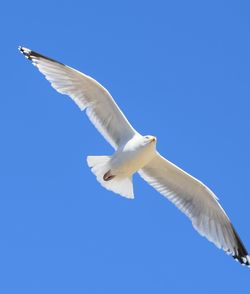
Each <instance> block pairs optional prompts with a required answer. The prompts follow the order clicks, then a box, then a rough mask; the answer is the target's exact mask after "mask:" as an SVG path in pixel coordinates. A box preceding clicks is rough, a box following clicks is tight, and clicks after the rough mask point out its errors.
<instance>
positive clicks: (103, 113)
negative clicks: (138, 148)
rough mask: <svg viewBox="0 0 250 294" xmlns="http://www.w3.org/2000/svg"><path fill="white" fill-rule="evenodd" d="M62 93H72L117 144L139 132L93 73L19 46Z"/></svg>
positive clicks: (76, 100) (90, 116) (105, 136)
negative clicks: (79, 69) (80, 70)
mask: <svg viewBox="0 0 250 294" xmlns="http://www.w3.org/2000/svg"><path fill="white" fill-rule="evenodd" d="M19 50H20V52H21V53H23V54H24V55H25V56H26V57H27V58H28V59H30V60H31V61H32V63H33V64H34V65H35V66H36V67H37V68H38V70H39V71H40V72H41V73H42V74H43V75H44V76H45V77H46V79H47V80H48V81H49V82H50V83H51V85H52V87H53V88H55V89H56V90H57V91H58V92H59V93H61V94H66V95H68V96H70V97H71V98H72V99H73V100H74V101H75V103H76V104H77V105H78V106H79V107H80V109H81V110H84V109H86V113H87V115H88V117H89V119H90V120H91V122H92V123H93V124H94V125H95V127H96V128H97V129H98V130H99V132H100V133H101V134H102V135H103V136H104V138H105V139H106V140H107V141H108V142H109V143H110V144H111V145H112V146H113V147H114V148H115V149H117V148H118V147H119V146H121V145H123V144H124V143H126V142H127V141H128V140H130V139H131V138H132V137H133V136H134V135H136V134H138V133H137V132H136V131H135V130H134V128H133V127H132V126H131V125H130V123H129V122H128V120H127V119H126V117H125V116H124V114H123V113H122V112H121V110H120V109H119V107H118V106H117V104H116V103H115V101H114V100H113V98H112V96H111V95H110V94H109V92H108V91H107V90H106V89H105V88H104V87H103V86H102V85H100V84H99V83H98V82H97V81H95V80H94V79H92V78H91V77H89V76H87V75H85V74H83V73H81V72H79V71H77V70H75V69H73V68H71V67H69V66H67V65H64V64H62V63H60V62H57V61H55V60H53V59H51V58H48V57H45V56H43V55H41V54H39V53H36V52H34V51H32V50H30V49H27V48H24V47H19Z"/></svg>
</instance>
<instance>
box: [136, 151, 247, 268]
mask: <svg viewBox="0 0 250 294" xmlns="http://www.w3.org/2000/svg"><path fill="white" fill-rule="evenodd" d="M139 174H140V175H141V177H142V178H143V179H144V180H146V181H147V182H148V183H149V184H150V185H151V186H153V187H154V188H155V189H156V190H157V191H158V192H160V193H161V194H163V195H164V196H166V197H167V198H168V199H169V200H170V201H171V202H173V203H174V204H175V205H176V206H177V207H178V208H179V209H180V210H181V211H182V212H183V213H185V214H186V215H187V216H188V217H189V218H190V219H191V221H192V224H193V226H194V228H195V229H196V230H197V231H198V232H199V233H200V234H201V235H202V236H205V237H206V238H207V239H208V240H209V241H211V242H213V243H214V244H215V245H216V246H217V247H219V248H222V249H224V250H225V251H226V252H227V253H229V254H231V255H232V256H233V257H234V258H235V259H237V260H238V261H239V262H240V263H242V264H245V265H248V266H249V265H250V257H249V255H248V253H247V251H246V249H245V247H244V245H243V243H242V242H241V240H240V238H239V236H238V234H237V233H236V231H235V229H234V228H233V226H232V224H231V222H230V220H229V218H228V216H227V215H226V213H225V211H224V210H223V208H222V207H221V206H220V204H219V202H218V201H217V198H216V196H215V195H214V193H213V192H212V191H211V190H210V189H209V188H208V187H207V186H205V185H204V184H203V183H201V182H200V181H198V180H197V179H195V178H194V177H192V176H190V175H189V174H188V173H186V172H184V171H183V170H181V169H180V168H178V167H177V166H176V165H174V164H172V163H171V162H169V161H168V160H166V159H165V158H164V157H162V156H161V155H160V154H157V156H156V157H155V158H154V159H153V160H152V161H150V162H149V163H148V164H147V165H146V166H145V167H144V168H142V169H141V170H139Z"/></svg>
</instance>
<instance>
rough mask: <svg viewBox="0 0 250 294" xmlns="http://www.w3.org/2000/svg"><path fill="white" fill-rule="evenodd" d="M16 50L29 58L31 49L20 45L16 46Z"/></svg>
mask: <svg viewBox="0 0 250 294" xmlns="http://www.w3.org/2000/svg"><path fill="white" fill-rule="evenodd" d="M18 50H19V51H20V52H21V53H22V54H23V55H24V56H25V57H26V58H28V59H30V54H31V52H32V51H31V50H30V49H28V48H25V47H22V46H18Z"/></svg>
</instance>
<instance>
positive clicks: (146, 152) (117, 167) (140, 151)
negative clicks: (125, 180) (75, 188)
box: [111, 146, 156, 176]
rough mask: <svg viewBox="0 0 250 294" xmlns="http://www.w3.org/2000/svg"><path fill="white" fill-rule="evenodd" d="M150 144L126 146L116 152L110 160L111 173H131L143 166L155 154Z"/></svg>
mask: <svg viewBox="0 0 250 294" xmlns="http://www.w3.org/2000/svg"><path fill="white" fill-rule="evenodd" d="M150 147H151V146H147V147H144V146H143V147H141V148H131V149H130V148H127V149H124V150H122V151H121V152H117V153H116V154H115V155H114V156H113V158H112V160H111V169H112V173H113V174H116V175H127V176H128V175H131V174H133V173H135V172H137V171H138V170H139V169H141V168H142V167H144V166H145V165H146V164H147V163H149V161H151V160H152V159H153V157H154V156H155V155H156V152H155V148H150Z"/></svg>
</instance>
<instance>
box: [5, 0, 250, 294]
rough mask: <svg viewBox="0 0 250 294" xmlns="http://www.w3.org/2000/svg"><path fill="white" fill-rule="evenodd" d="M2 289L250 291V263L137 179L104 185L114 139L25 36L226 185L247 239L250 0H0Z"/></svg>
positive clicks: (185, 161)
mask: <svg viewBox="0 0 250 294" xmlns="http://www.w3.org/2000/svg"><path fill="white" fill-rule="evenodd" d="M0 6H1V7H0V8H1V10H0V11H1V12H0V14H1V17H0V26H1V45H2V46H1V53H2V54H1V81H2V82H1V99H0V133H1V144H0V151H1V152H0V162H1V164H0V179H1V185H0V290H1V291H0V292H1V293H4V294H9V293H11V294H12V293H13V294H22V293H25V294H31V293H32V294H40V293H41V294H43V293H46V294H50V293H51V294H52V293H53V294H57V293H58V294H59V293H60V294H64V293H65V294H66V293H67V294H68V293H73V294H78V293H86V294H103V293H105V294H117V293H119V294H123V293H124V294H125V293H126V294H127V293H131V294H133V293H144V294H148V293H157V294H161V293H193V294H196V293H204V294H205V293H240V292H242V293H246V292H247V291H249V279H250V269H248V268H246V267H243V266H240V265H239V264H237V263H236V262H235V261H234V260H233V259H232V258H230V257H228V256H226V254H224V253H223V252H222V251H221V250H218V249H217V248H216V247H215V246H214V245H213V244H211V243H209V242H208V241H207V240H205V239H204V238H202V237H200V236H199V235H198V234H197V233H196V231H194V230H193V228H192V226H191V223H190V221H189V220H188V219H187V218H186V217H185V216H184V215H183V214H182V213H180V212H179V211H178V210H177V209H176V208H175V207H174V206H173V205H172V204H171V203H170V202H169V201H168V200H167V199H165V198H164V197H162V196H161V195H160V194H159V193H157V192H156V191H154V190H153V189H152V188H151V187H150V186H148V185H147V184H146V183H145V182H144V181H143V180H142V179H141V178H139V176H137V175H136V176H135V177H134V190H135V200H133V201H131V200H127V199H124V198H122V197H119V196H118V195H115V194H113V193H111V192H109V191H107V190H105V189H103V188H102V187H101V186H100V185H99V184H98V183H97V181H96V180H95V178H94V176H93V175H92V173H91V172H90V170H89V168H88V167H87V164H86V160H85V159H86V156H87V155H106V154H111V153H112V148H111V147H110V146H109V145H108V143H106V142H105V140H104V139H103V138H102V137H101V135H99V133H98V132H97V131H96V130H95V128H94V127H93V126H92V125H91V123H90V122H89V121H88V119H87V117H86V116H85V114H84V113H81V111H80V110H79V109H78V108H77V106H76V105H75V104H74V103H73V102H72V101H71V100H70V99H69V98H68V97H66V96H62V95H60V94H58V93H57V92H55V91H54V90H53V89H52V88H51V87H50V85H49V83H48V82H47V81H46V80H45V79H44V78H43V76H42V75H41V74H40V73H39V72H38V71H37V70H36V69H35V68H34V67H33V66H32V65H31V64H30V63H29V62H28V61H27V60H25V59H24V58H23V56H21V54H20V53H19V52H18V50H17V46H18V45H22V46H26V47H29V48H31V49H33V50H37V51H38V52H40V53H42V54H45V55H47V56H50V57H52V58H55V59H57V60H60V61H61V62H64V63H66V64H68V65H70V66H73V67H75V68H77V69H79V70H81V71H83V72H84V73H87V74H89V75H91V76H92V77H94V78H95V79H97V80H98V81H99V82H101V83H102V84H103V85H104V86H105V87H106V88H107V89H108V90H109V91H110V92H111V94H112V95H113V97H114V98H115V99H116V101H117V103H118V104H119V106H120V107H121V109H122V110H123V111H124V113H125V114H126V116H127V117H128V119H129V120H130V121H131V123H132V124H133V126H134V127H135V128H136V129H137V130H138V131H139V132H141V133H142V134H145V135H146V134H152V135H156V136H157V137H158V148H159V150H160V152H161V153H162V154H163V155H164V156H166V157H167V158H168V159H169V160H171V161H173V162H174V163H175V164H177V165H179V166H180V167H182V168H183V169H185V170H186V171H188V172H189V173H191V174H192V175H194V176H196V177H198V178H199V179H200V180H202V181H203V182H205V183H206V184H207V185H208V186H209V187H210V188H211V189H213V191H214V192H215V193H216V194H217V195H218V197H219V198H220V200H221V204H222V205H223V207H224V208H225V210H226V211H227V213H228V215H229V217H230V218H231V220H232V222H233V224H234V225H235V227H236V229H237V231H238V233H239V235H240V236H241V238H242V240H243V242H244V244H245V246H246V247H247V248H248V249H249V250H250V229H249V224H250V214H249V208H250V192H249V181H250V173H249V165H250V155H249V150H250V115H249V114H250V94H249V93H250V86H249V85H250V57H249V56H250V39H249V33H250V18H249V15H250V4H249V1H221V0H219V1H217V0H216V1H184V0H183V1H157V0H155V1H108V0H106V1H84V0H83V1H48V0H44V1H38V2H34V1H29V0H27V1H24V2H23V1H3V2H1V4H0Z"/></svg>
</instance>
